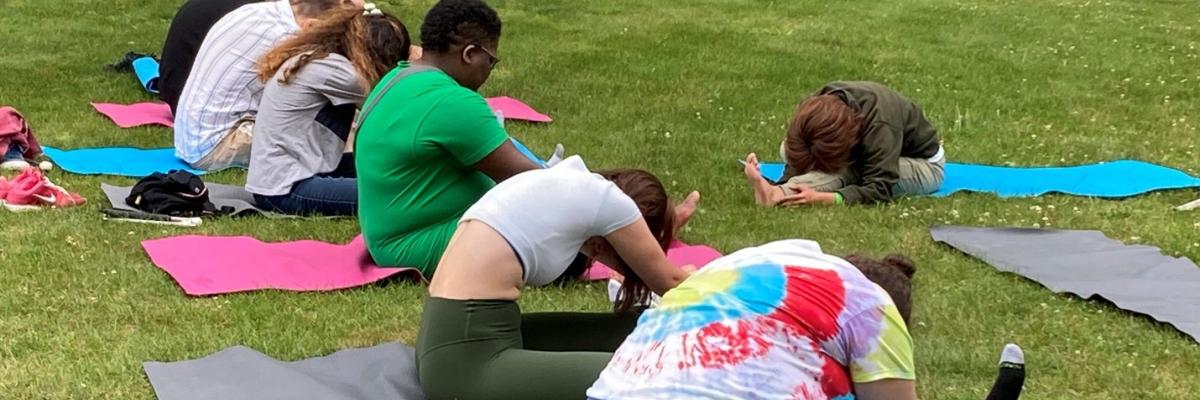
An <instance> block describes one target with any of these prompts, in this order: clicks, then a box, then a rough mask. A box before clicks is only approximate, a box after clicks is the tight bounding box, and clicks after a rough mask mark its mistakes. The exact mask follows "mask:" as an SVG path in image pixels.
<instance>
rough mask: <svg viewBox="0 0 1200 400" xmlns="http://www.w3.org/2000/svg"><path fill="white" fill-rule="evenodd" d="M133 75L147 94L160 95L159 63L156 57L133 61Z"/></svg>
mask: <svg viewBox="0 0 1200 400" xmlns="http://www.w3.org/2000/svg"><path fill="white" fill-rule="evenodd" d="M133 73H134V74H136V75H137V78H138V82H141V83H142V88H143V89H146V91H147V92H150V93H154V94H158V61H157V60H155V59H154V57H142V58H139V59H136V60H133Z"/></svg>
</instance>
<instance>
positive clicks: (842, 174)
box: [745, 82, 946, 207]
mask: <svg viewBox="0 0 1200 400" xmlns="http://www.w3.org/2000/svg"><path fill="white" fill-rule="evenodd" d="M779 147H780V148H779V150H780V156H781V157H783V159H784V160H786V165H787V166H786V167H785V168H784V171H783V177H782V178H781V179H780V180H779V182H776V183H774V184H772V183H770V182H767V181H766V180H764V179H763V178H762V174H761V173H760V172H759V166H758V156H757V155H755V154H754V153H751V154H750V155H748V156H747V157H746V163H745V165H746V168H745V174H746V178H747V179H749V180H750V185H751V187H752V188H753V189H754V198H755V201H756V202H758V204H760V205H763V206H768V207H771V206H800V205H833V204H870V203H881V202H888V201H891V200H892V198H894V197H897V196H902V195H922V194H931V193H933V192H936V191H937V190H938V189H939V188H941V186H942V181H943V180H944V179H945V176H946V172H945V171H946V157H945V151H944V150H943V149H942V144H941V138H940V137H939V136H938V132H937V129H935V128H934V127H933V125H932V124H930V123H929V120H927V119H926V118H925V113H923V112H922V111H921V108H920V107H919V106H917V105H916V104H915V103H913V102H912V101H910V100H908V99H906V98H904V96H902V95H901V94H900V93H897V92H896V91H895V90H892V89H891V88H889V87H887V86H884V85H882V84H879V83H875V82H833V83H829V84H827V85H825V86H824V87H822V88H821V90H819V91H817V93H816V94H814V95H812V96H810V97H808V98H806V99H804V101H803V102H801V103H800V106H799V107H798V108H797V109H796V114H795V115H794V116H792V120H791V123H790V124H789V125H788V130H787V136H786V137H785V138H784V140H783V142H782V143H780V145H779Z"/></svg>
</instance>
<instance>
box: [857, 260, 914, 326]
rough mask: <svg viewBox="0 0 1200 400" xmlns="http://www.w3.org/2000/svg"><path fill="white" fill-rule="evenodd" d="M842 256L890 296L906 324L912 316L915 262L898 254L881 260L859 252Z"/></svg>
mask: <svg viewBox="0 0 1200 400" xmlns="http://www.w3.org/2000/svg"><path fill="white" fill-rule="evenodd" d="M843 258H844V259H845V260H846V261H848V262H849V263H850V264H853V265H854V266H855V267H856V268H858V270H859V271H862V273H863V275H866V276H867V279H869V280H871V282H875V284H876V285H879V287H881V288H883V290H884V291H886V292H887V293H888V295H889V296H891V297H892V302H893V303H895V304H896V309H897V310H899V311H900V317H901V318H904V324H905V325H908V323H909V320H910V319H911V318H912V309H913V300H912V277H913V275H914V274H916V273H917V266H916V264H913V261H912V260H910V259H909V258H908V257H905V256H902V255H899V254H889V255H888V256H887V257H884V258H883V261H878V260H875V259H873V258H870V257H867V256H864V255H861V254H851V255H848V256H846V257H843Z"/></svg>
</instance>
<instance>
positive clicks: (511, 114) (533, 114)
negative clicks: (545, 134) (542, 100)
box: [487, 96, 553, 122]
mask: <svg viewBox="0 0 1200 400" xmlns="http://www.w3.org/2000/svg"><path fill="white" fill-rule="evenodd" d="M487 103H488V106H489V107H491V108H492V111H500V112H501V113H502V115H504V119H506V120H512V119H519V120H524V121H531V122H550V121H553V120H552V119H550V116H549V115H546V114H542V113H540V112H537V110H534V109H533V107H530V106H529V105H528V104H525V103H522V102H521V101H520V100H517V99H514V98H512V97H508V96H501V97H489V98H488V99H487Z"/></svg>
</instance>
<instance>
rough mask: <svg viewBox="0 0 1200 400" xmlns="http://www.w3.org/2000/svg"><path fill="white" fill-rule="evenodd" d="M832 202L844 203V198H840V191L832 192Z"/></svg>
mask: <svg viewBox="0 0 1200 400" xmlns="http://www.w3.org/2000/svg"><path fill="white" fill-rule="evenodd" d="M833 204H837V205H842V204H846V199H843V198H842V194H841V193H834V194H833Z"/></svg>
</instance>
